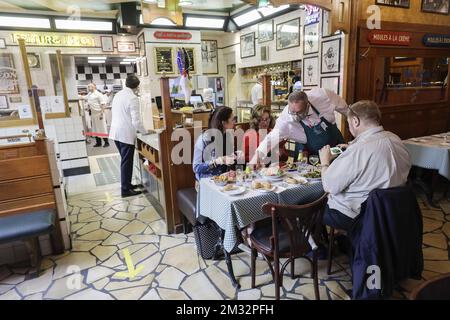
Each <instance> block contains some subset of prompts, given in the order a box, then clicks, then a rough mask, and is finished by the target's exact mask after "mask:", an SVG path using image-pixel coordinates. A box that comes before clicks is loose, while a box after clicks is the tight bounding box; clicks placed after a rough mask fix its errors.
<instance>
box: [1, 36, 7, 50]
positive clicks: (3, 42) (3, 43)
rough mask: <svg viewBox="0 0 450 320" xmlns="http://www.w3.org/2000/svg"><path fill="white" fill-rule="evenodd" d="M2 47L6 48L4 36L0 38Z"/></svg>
mask: <svg viewBox="0 0 450 320" xmlns="http://www.w3.org/2000/svg"><path fill="white" fill-rule="evenodd" d="M0 49H6V41H5V39H3V38H0Z"/></svg>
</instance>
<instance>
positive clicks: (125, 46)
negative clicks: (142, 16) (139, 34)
mask: <svg viewBox="0 0 450 320" xmlns="http://www.w3.org/2000/svg"><path fill="white" fill-rule="evenodd" d="M117 52H127V53H132V52H136V43H135V42H133V41H117Z"/></svg>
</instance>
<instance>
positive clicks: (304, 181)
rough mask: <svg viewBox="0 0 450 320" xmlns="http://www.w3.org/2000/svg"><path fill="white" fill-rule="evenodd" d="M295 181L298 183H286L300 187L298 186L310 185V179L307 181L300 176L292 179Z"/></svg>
mask: <svg viewBox="0 0 450 320" xmlns="http://www.w3.org/2000/svg"><path fill="white" fill-rule="evenodd" d="M292 178H293V179H295V180H297V181H298V183H289V182H286V181H284V182H285V183H287V184H288V185H290V186H298V185H302V184H307V183H308V179H306V178H305V177H300V176H295V177H292Z"/></svg>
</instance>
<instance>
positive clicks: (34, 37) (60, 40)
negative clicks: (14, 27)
mask: <svg viewBox="0 0 450 320" xmlns="http://www.w3.org/2000/svg"><path fill="white" fill-rule="evenodd" d="M11 37H12V41H13V43H18V41H17V40H18V39H25V43H26V44H27V45H33V46H58V47H95V38H94V37H92V36H89V35H79V34H58V33H37V32H36V33H34V32H33V33H31V32H20V33H19V32H17V33H13V34H12V35H11Z"/></svg>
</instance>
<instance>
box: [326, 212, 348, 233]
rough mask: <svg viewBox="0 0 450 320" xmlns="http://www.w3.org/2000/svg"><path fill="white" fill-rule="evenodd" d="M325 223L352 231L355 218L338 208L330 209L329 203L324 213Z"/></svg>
mask: <svg viewBox="0 0 450 320" xmlns="http://www.w3.org/2000/svg"><path fill="white" fill-rule="evenodd" d="M323 223H324V224H325V225H327V226H330V227H333V228H335V229H341V230H345V231H347V232H348V233H350V232H351V230H352V228H353V226H354V224H355V219H352V218H350V217H349V216H346V215H345V214H343V213H342V212H340V211H338V210H335V209H330V207H328V205H327V206H326V208H325V212H324V213H323Z"/></svg>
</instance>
